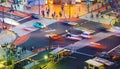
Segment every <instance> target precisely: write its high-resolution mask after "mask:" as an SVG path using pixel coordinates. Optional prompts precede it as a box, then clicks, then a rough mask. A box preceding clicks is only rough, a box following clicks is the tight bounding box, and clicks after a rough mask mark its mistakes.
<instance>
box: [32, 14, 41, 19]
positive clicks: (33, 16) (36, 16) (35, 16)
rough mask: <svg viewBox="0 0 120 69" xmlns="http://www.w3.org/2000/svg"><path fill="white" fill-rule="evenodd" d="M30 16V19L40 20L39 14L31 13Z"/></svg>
mask: <svg viewBox="0 0 120 69" xmlns="http://www.w3.org/2000/svg"><path fill="white" fill-rule="evenodd" d="M31 15H32V16H31V17H32V18H34V19H41V17H40V15H39V14H35V13H31Z"/></svg>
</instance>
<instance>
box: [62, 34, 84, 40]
mask: <svg viewBox="0 0 120 69" xmlns="http://www.w3.org/2000/svg"><path fill="white" fill-rule="evenodd" d="M63 37H65V38H67V39H71V40H82V37H81V36H80V35H75V34H65V35H63Z"/></svg>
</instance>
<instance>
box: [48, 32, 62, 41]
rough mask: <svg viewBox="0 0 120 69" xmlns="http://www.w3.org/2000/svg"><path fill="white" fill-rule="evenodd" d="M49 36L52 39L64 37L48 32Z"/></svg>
mask: <svg viewBox="0 0 120 69" xmlns="http://www.w3.org/2000/svg"><path fill="white" fill-rule="evenodd" d="M46 37H47V38H49V39H51V40H63V37H61V36H60V35H58V34H53V33H52V34H48V35H46Z"/></svg>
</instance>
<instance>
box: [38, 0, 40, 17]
mask: <svg viewBox="0 0 120 69" xmlns="http://www.w3.org/2000/svg"><path fill="white" fill-rule="evenodd" d="M38 2H39V3H38V8H39V9H38V14H39V16H40V0H38Z"/></svg>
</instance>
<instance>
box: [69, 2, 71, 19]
mask: <svg viewBox="0 0 120 69" xmlns="http://www.w3.org/2000/svg"><path fill="white" fill-rule="evenodd" d="M69 18H71V5H70V4H69Z"/></svg>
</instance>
